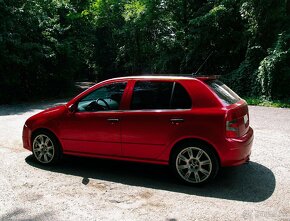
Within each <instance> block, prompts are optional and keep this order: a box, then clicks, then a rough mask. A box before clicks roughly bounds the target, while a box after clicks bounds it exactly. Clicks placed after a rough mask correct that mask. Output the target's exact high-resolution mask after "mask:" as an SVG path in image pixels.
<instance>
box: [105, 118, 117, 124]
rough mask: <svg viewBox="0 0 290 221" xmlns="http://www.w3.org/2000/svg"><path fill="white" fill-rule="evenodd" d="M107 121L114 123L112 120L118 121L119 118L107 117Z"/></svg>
mask: <svg viewBox="0 0 290 221" xmlns="http://www.w3.org/2000/svg"><path fill="white" fill-rule="evenodd" d="M107 121H109V122H112V123H114V122H119V121H120V119H118V118H108V119H107Z"/></svg>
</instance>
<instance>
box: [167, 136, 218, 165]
mask: <svg viewBox="0 0 290 221" xmlns="http://www.w3.org/2000/svg"><path fill="white" fill-rule="evenodd" d="M186 143H192V144H197V145H205V146H207V147H208V148H210V149H211V150H212V151H213V153H214V155H215V156H216V158H217V159H218V163H219V165H221V159H220V156H219V154H218V152H217V150H216V148H215V147H214V146H213V145H212V144H210V143H209V142H208V141H205V140H203V139H200V138H184V139H182V140H179V141H177V142H176V143H175V144H174V145H173V146H172V148H171V150H170V155H169V164H170V163H171V161H172V157H173V153H174V151H175V150H176V149H177V148H179V147H180V146H181V145H183V144H186Z"/></svg>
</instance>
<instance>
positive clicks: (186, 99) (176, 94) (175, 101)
mask: <svg viewBox="0 0 290 221" xmlns="http://www.w3.org/2000/svg"><path fill="white" fill-rule="evenodd" d="M171 108H173V109H190V108H191V99H190V96H189V95H188V93H187V91H186V90H185V89H184V87H183V86H182V85H181V84H179V83H175V85H174V91H173V96H172V101H171Z"/></svg>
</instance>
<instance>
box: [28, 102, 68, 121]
mask: <svg viewBox="0 0 290 221" xmlns="http://www.w3.org/2000/svg"><path fill="white" fill-rule="evenodd" d="M66 109H67V108H66V105H59V106H56V107H51V108H48V109H46V110H44V111H41V112H39V113H37V114H35V115H33V116H31V117H30V118H28V120H27V121H26V124H27V125H31V124H32V123H34V122H44V121H48V120H52V119H55V118H57V117H58V116H60V115H62V114H63V113H64V112H65V110H66Z"/></svg>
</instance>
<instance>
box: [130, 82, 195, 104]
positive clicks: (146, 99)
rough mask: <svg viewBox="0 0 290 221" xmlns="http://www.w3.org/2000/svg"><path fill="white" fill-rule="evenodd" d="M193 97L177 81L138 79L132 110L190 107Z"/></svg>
mask: <svg viewBox="0 0 290 221" xmlns="http://www.w3.org/2000/svg"><path fill="white" fill-rule="evenodd" d="M190 107H191V99H190V97H189V95H188V93H187V91H186V90H185V89H184V88H183V86H182V85H181V84H179V83H177V82H160V81H138V82H136V83H135V87H134V91H133V96H132V102H131V110H152V109H157V110H162V109H189V108H190Z"/></svg>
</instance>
